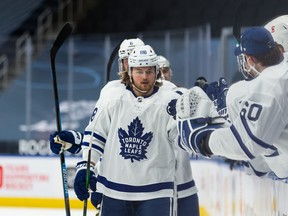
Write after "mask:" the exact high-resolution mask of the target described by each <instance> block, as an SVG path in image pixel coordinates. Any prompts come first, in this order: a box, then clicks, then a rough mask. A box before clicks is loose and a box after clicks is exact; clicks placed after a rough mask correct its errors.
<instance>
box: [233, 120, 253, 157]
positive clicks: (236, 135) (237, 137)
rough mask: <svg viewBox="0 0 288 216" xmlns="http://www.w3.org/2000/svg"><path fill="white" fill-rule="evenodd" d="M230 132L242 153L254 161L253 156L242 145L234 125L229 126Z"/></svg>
mask: <svg viewBox="0 0 288 216" xmlns="http://www.w3.org/2000/svg"><path fill="white" fill-rule="evenodd" d="M230 130H231V131H232V133H233V135H234V137H235V138H236V140H237V142H238V143H239V145H240V147H241V148H242V150H243V151H244V153H245V154H246V155H247V156H248V157H249V158H250V159H254V158H255V157H254V155H253V154H252V153H251V152H250V151H249V149H248V148H247V147H246V146H245V144H244V143H243V140H242V139H241V137H240V135H239V133H238V132H237V130H236V128H235V126H234V125H231V127H230Z"/></svg>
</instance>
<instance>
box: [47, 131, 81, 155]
mask: <svg viewBox="0 0 288 216" xmlns="http://www.w3.org/2000/svg"><path fill="white" fill-rule="evenodd" d="M82 137H83V136H82V134H81V133H80V132H77V131H73V130H68V131H61V132H60V133H58V132H57V131H55V132H54V133H52V134H51V135H50V149H51V151H52V152H53V153H54V154H60V153H62V152H63V151H64V150H67V151H69V152H70V153H72V154H76V153H78V152H79V151H80V150H81V143H82Z"/></svg>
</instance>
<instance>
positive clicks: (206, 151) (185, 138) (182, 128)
mask: <svg viewBox="0 0 288 216" xmlns="http://www.w3.org/2000/svg"><path fill="white" fill-rule="evenodd" d="M176 111H177V129H178V134H179V139H178V140H179V146H180V147H181V148H183V149H184V150H186V151H188V152H189V153H190V154H201V155H203V156H206V157H209V156H210V155H211V154H212V152H211V150H210V148H209V146H208V141H209V137H210V134H211V133H212V132H213V131H214V130H215V129H217V128H220V127H223V124H224V123H225V122H226V121H225V120H224V119H223V118H222V117H221V116H220V115H219V114H218V112H217V110H216V107H215V106H214V104H213V102H212V101H211V99H210V98H209V97H208V96H207V94H206V93H205V92H204V91H203V90H202V89H201V88H199V87H198V86H195V87H193V88H191V89H189V90H188V91H187V92H185V93H184V94H183V95H182V96H181V97H180V98H179V99H178V100H177V103H176Z"/></svg>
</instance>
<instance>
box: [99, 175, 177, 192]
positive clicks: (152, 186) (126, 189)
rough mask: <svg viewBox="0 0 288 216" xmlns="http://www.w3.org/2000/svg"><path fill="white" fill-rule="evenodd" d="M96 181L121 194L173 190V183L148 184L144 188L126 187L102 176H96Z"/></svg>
mask: <svg viewBox="0 0 288 216" xmlns="http://www.w3.org/2000/svg"><path fill="white" fill-rule="evenodd" d="M97 181H98V182H99V183H101V184H103V185H104V186H105V187H107V188H109V189H112V190H116V191H121V192H129V193H145V192H146V193H147V192H156V191H159V190H165V189H171V190H173V189H174V183H173V182H163V183H157V184H150V185H144V186H134V185H127V184H120V183H116V182H111V181H108V180H107V179H106V178H105V177H104V176H100V175H98V176H97Z"/></svg>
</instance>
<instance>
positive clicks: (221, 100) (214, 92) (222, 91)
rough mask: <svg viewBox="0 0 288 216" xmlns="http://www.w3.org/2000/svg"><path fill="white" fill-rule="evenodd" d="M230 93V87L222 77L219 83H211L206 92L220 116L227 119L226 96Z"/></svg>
mask: <svg viewBox="0 0 288 216" xmlns="http://www.w3.org/2000/svg"><path fill="white" fill-rule="evenodd" d="M227 91H228V85H227V82H226V80H225V79H224V78H223V77H220V78H219V80H218V81H215V82H211V83H210V84H209V85H208V86H207V88H206V90H205V92H206V94H207V95H208V97H209V98H210V99H211V100H212V101H213V102H214V105H215V106H216V109H217V111H218V113H219V115H221V116H223V117H226V116H227V109H226V95H227Z"/></svg>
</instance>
